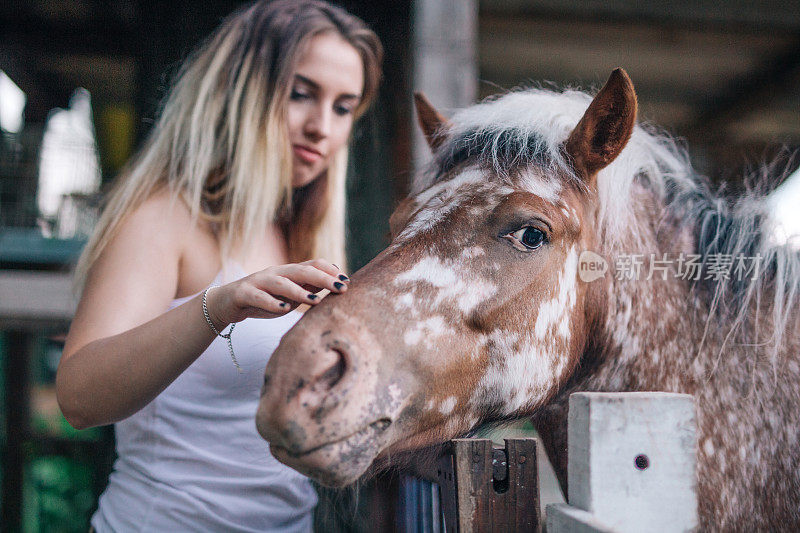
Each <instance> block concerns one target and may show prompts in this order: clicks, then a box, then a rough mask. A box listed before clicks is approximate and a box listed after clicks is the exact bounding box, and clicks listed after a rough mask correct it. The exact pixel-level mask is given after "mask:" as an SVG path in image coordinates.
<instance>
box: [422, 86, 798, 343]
mask: <svg viewBox="0 0 800 533" xmlns="http://www.w3.org/2000/svg"><path fill="white" fill-rule="evenodd" d="M591 101H592V96H591V95H590V94H588V93H586V92H583V91H579V90H574V89H566V90H563V91H559V90H551V89H544V88H532V89H524V90H517V91H513V92H510V93H507V94H504V95H501V96H499V97H490V98H489V99H487V100H485V101H484V102H482V103H479V104H477V105H474V106H471V107H468V108H466V109H463V110H460V111H458V112H457V113H455V115H454V116H453V117H452V119H451V120H450V121H449V125H448V127H447V130H446V131H443V132H441V133H442V134H443V135H444V141H443V142H442V144H441V145H440V146H439V148H438V149H437V150H436V151H435V153H434V160H433V162H432V164H431V165H430V167H429V168H428V169H427V170H426V171H424V172H422V173H420V174H418V175H417V176H416V177H415V180H414V182H413V184H412V187H411V194H412V195H417V194H419V193H420V192H422V191H423V190H425V189H427V188H429V187H430V186H432V185H434V184H436V183H439V182H443V181H446V180H448V179H451V178H452V177H454V173H453V171H454V170H457V169H459V168H462V166H463V165H466V164H473V165H474V164H477V165H479V166H481V167H483V168H484V169H486V171H487V172H486V174H487V176H486V179H487V181H491V180H493V179H496V180H500V181H501V182H503V183H504V184H507V185H512V186H513V185H516V186H518V187H519V186H520V185H521V184H522V186H524V183H525V182H524V180H515V177H516V176H517V175H518V174H519V171H520V170H524V169H526V168H528V167H531V166H538V167H539V168H542V169H543V170H544V171H545V173H546V174H549V175H554V176H562V177H563V179H567V180H570V181H573V182H574V183H576V184H577V185H578V186H579V187H582V186H583V184H582V182H581V180H580V179H579V178H578V177H577V176H576V175H575V172H574V170H573V169H572V167H571V165H570V163H569V161H568V159H567V158H568V156H567V154H566V153H565V152H564V151H563V144H564V142H565V141H566V139H567V137H568V136H569V134H570V133H571V132H572V130H573V129H574V128H575V126H576V125H577V123H578V121H579V120H580V119H581V117H582V116H583V114H584V113H585V111H586V109H587V108H588V106H589V103H590V102H591ZM554 171H555V172H554ZM767 174H769V172H763V175H762V176H756V177H755V180H754V181H755V182H756V189H748V191H746V192H745V193H744V194H742V195H739V196H736V197H734V196H729V197H728V196H724V195H722V194H721V193H720V192H712V191H711V188H710V186H709V182H708V180H707V179H706V178H705V177H703V176H701V175H699V174H697V173H696V172H695V171H694V169H693V168H692V165H691V163H690V160H689V156H688V153H687V151H686V149H685V148H684V147H683V146H681V145H679V144H678V143H677V142H676V141H675V139H674V138H672V137H671V136H670V135H668V134H666V133H664V132H661V131H659V130H657V129H656V128H654V127H652V126H644V125H641V124H637V125H636V126H635V127H634V130H633V134H632V135H631V138H630V141H629V142H628V144H627V145H626V146H625V148H624V149H623V150H622V152H621V153H620V155H619V156H618V157H617V158H616V159H615V160H614V161H613V162H612V163H611V164H610V165H608V166H607V167H606V168H604V169H603V170H601V171H600V172H599V174H598V177H597V180H598V182H597V187H598V193H599V197H600V211H599V220H598V228H597V229H598V231H599V232H600V235H601V240H602V241H603V242H604V246H605V248H606V250H607V251H609V252H611V253H613V252H615V251H617V252H619V251H623V250H621V247H622V246H623V245H624V246H625V247H626V248H629V247H631V246H633V247H634V250H630V249H628V250H624V251H626V252H629V253H630V252H636V253H645V252H649V251H650V250H648V249H646V248H644V245H645V242H644V239H643V236H642V235H640V232H639V228H640V226H641V222H642V221H637V220H636V219H635V211H634V208H635V205H634V201H632V197H631V194H632V186H633V184H634V183H636V184H637V185H640V186H641V187H643V188H645V189H646V190H648V191H650V192H651V194H652V195H653V196H654V198H655V199H656V201H658V202H660V203H661V204H662V205H663V206H664V208H665V209H666V210H668V211H670V212H671V213H672V214H673V215H674V216H676V217H677V218H678V219H680V220H681V221H683V223H684V224H687V225H690V227H695V228H696V231H695V235H696V239H697V244H696V246H697V250H696V253H697V254H699V255H701V257H702V258H703V262H704V263H705V262H706V260H707V258H708V257H709V256H710V255H711V254H730V255H731V256H734V255H736V254H746V255H748V256H756V255H760V256H761V258H762V267H761V268H762V274H761V275H760V276H759V277H758V279H756V280H752V281H751V280H747V282H746V283H741V282H738V283H736V282H735V280H718V281H713V282H712V281H706V280H701V282H699V283H698V285H697V287H696V288H704V289H710V290H703V292H704V293H706V294H707V295H708V301H709V308H710V310H711V313H710V316H709V321H710V320H711V317H716V318H725V319H727V320H730V321H731V322H730V323H731V324H732V327H731V330H730V331H729V333H728V335H727V336H726V341H728V340H734V339H737V338H738V339H739V340H740V341H742V342H752V341H754V340H755V339H752V338H750V337H751V336H750V334H749V333H745V332H743V331H741V330H740V326H742V325H743V324H744V323H745V322H746V320H747V318H748V309H750V307H751V304H753V303H754V302H755V303H756V305H757V307H758V308H759V309H760V308H761V307H762V306H766V307H768V308H769V309H770V310H771V312H772V317H771V318H772V324H773V326H774V329H773V331H772V339H770V342H769V344H770V345H771V348H772V350H770V351H771V352H772V355H773V357H775V356H776V355H777V353H778V350H779V349H780V346H781V342H782V335H783V332H784V330H785V328H786V326H787V321H788V320H789V318H790V313H791V311H792V310H793V307H794V305H795V301H796V299H797V293H798V285H799V284H800V255H798V253H796V252H795V251H793V250H791V249H790V248H789V247H787V246H779V245H776V244H775V243H774V241H773V239H772V238H771V236H770V233H771V232H772V231H773V223H772V220H771V218H770V210H769V207H768V204H767V202H766V201H765V199H764V195H765V193H766V192H768V190H767V189H768V188H769V185H765V184H768V182H769V179H768V176H767ZM515 181H516V183H514V182H515ZM773 181H774V180H773ZM771 185H774V183H773V184H771ZM767 288H769V290H770V291H771V294H770V295H769V297H768V298H769V299H768V301H765V300H762V295H764V294H763V293H764V291H765V289H767ZM764 296H766V295H764ZM762 334H763V330H762Z"/></svg>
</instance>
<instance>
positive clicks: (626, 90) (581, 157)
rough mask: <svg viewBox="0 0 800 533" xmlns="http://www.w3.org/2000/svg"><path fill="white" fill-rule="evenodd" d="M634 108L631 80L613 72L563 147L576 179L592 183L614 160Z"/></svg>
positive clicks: (630, 126)
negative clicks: (577, 176)
mask: <svg viewBox="0 0 800 533" xmlns="http://www.w3.org/2000/svg"><path fill="white" fill-rule="evenodd" d="M636 107H637V104H636V92H635V91H634V90H633V83H631V79H630V78H629V77H628V74H627V73H626V72H625V71H624V70H623V69H621V68H617V69H615V70H614V72H612V73H611V76H610V77H609V78H608V81H607V82H606V84H605V85H604V86H603V88H602V89H600V92H599V93H597V96H595V97H594V100H592V103H591V104H589V108H588V109H587V110H586V113H585V114H584V115H583V118H581V120H580V122H578V125H577V126H575V129H574V130H572V133H570V135H569V138H568V139H567V142H566V143H565V146H564V148H565V150H566V152H567V154H569V156H570V157H571V158H572V162H573V165H574V166H575V170H576V171H577V172H578V173H579V174H580V175H582V176H583V177H584V178H586V179H588V180H590V181H592V180H594V177H595V175H596V174H597V172H599V171H600V170H601V169H603V168H604V167H606V166H607V165H608V164H609V163H611V162H612V161H613V160H614V159H616V158H617V156H618V155H619V153H620V152H621V151H622V149H623V148H625V145H626V144H628V140H629V139H630V138H631V133H632V132H633V126H634V124H635V123H636Z"/></svg>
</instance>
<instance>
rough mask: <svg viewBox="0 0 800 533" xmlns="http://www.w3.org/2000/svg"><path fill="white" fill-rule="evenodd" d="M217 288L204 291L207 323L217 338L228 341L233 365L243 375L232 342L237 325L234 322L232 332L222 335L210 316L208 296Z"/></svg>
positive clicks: (204, 312) (204, 314) (212, 287)
mask: <svg viewBox="0 0 800 533" xmlns="http://www.w3.org/2000/svg"><path fill="white" fill-rule="evenodd" d="M216 288H217V287H216V285H214V286H211V287H209V288H207V289H206V290H204V291H203V316H204V317H206V323H208V327H210V328H211V331H213V332H214V333H215V334H216V335H217V336H219V337H222V338H223V339H225V340H226V341H228V350H229V351H230V352H231V360H232V361H233V364H234V365H235V366H236V370H238V371H239V373H240V374H241V373H242V367H240V366H239V361H237V360H236V355H235V354H234V353H233V343H232V342H231V333H233V328H235V327H236V323H235V322H234V323H233V324H231V329H230V331H228V333H222V332H220V331H219V330H217V327H216V326H215V325H214V323H213V322H211V317H210V316H208V306H207V305H206V296H207V295H208V291H210V290H211V289H216ZM223 329H224V328H223Z"/></svg>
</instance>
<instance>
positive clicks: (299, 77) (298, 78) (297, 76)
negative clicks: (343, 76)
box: [294, 74, 361, 100]
mask: <svg viewBox="0 0 800 533" xmlns="http://www.w3.org/2000/svg"><path fill="white" fill-rule="evenodd" d="M294 77H295V80H296V81H299V82H300V83H304V84H306V85H308V86H309V87H311V88H312V89H314V90H315V91H318V90H319V88H320V87H319V83H317V82H315V81H314V80H312V79H311V78H306V77H305V76H303V75H302V74H295V75H294ZM339 97H340V98H345V99H347V100H361V95H360V94H352V93H346V94H341V95H339Z"/></svg>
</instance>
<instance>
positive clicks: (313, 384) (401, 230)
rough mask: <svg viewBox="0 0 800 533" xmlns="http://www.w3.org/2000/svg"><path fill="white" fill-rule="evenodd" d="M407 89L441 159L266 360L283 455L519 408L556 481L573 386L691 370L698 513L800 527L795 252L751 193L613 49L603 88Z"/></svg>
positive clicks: (337, 472) (630, 386)
mask: <svg viewBox="0 0 800 533" xmlns="http://www.w3.org/2000/svg"><path fill="white" fill-rule="evenodd" d="M417 104H418V111H419V114H420V121H421V123H422V126H423V130H424V132H425V134H426V136H427V138H428V140H429V144H430V145H431V147H432V148H433V150H434V164H433V165H432V167H431V169H430V171H429V172H426V173H423V174H422V175H420V176H418V177H417V179H416V181H415V183H414V185H413V190H412V193H411V195H410V196H409V198H408V199H407V200H405V202H404V203H403V204H401V206H400V207H399V208H398V210H397V211H396V212H395V214H394V215H393V216H392V221H391V222H392V226H393V233H394V235H395V237H394V240H393V242H392V244H391V245H390V246H389V247H388V248H387V249H386V250H384V251H383V252H382V253H381V254H380V255H378V256H377V257H376V258H375V259H374V260H373V261H371V262H370V263H369V264H368V265H367V266H365V267H364V268H363V269H361V270H359V271H358V272H357V273H356V274H354V275H353V278H352V284H351V285H350V288H349V290H348V291H347V292H346V293H345V294H342V295H331V296H329V297H328V298H326V299H325V300H324V301H323V302H322V303H321V304H320V305H318V306H316V307H315V308H313V309H311V310H310V311H309V312H308V313H306V316H305V317H304V318H303V319H302V320H301V321H300V322H299V323H298V324H297V326H295V328H294V329H292V330H291V331H290V332H289V333H288V334H287V335H286V336H285V337H284V338H283V341H282V342H281V344H280V347H279V348H278V350H277V351H276V352H275V354H274V355H273V356H272V359H271V360H270V362H269V365H268V367H267V371H266V375H265V387H264V390H263V395H262V398H261V403H260V406H259V410H258V414H257V425H258V428H259V431H260V433H261V434H262V435H263V436H264V438H265V439H266V440H268V441H269V442H270V444H271V449H272V452H273V453H274V455H275V456H276V457H277V458H278V459H279V460H281V461H283V462H285V463H286V464H288V465H290V466H292V467H294V468H296V469H297V470H299V471H301V472H304V473H306V474H308V475H309V476H311V477H313V478H315V479H317V480H319V481H321V482H322V483H325V484H329V485H344V484H348V483H350V482H352V481H354V480H356V479H357V478H358V477H359V476H361V475H362V474H363V473H364V472H365V471H367V470H368V469H369V467H370V466H371V465H373V464H375V465H385V464H387V463H389V462H391V461H393V460H395V459H397V458H398V457H400V456H402V455H403V452H406V451H409V450H414V449H416V448H420V447H423V446H428V445H431V444H434V443H439V442H442V441H444V440H447V439H449V438H452V437H456V436H459V435H463V434H465V433H467V432H469V431H470V430H471V429H473V428H475V427H476V426H478V425H479V424H482V423H487V422H495V421H502V420H507V419H512V418H518V417H531V418H532V420H533V422H534V424H535V426H536V428H537V429H538V431H539V433H540V434H541V437H542V439H543V442H544V445H545V447H546V450H547V452H548V455H549V456H550V458H551V460H552V461H553V463H554V466H555V468H556V472H557V475H558V477H559V480H560V482H561V484H562V488H564V489H565V491H566V471H567V469H566V461H567V455H566V434H567V433H566V424H567V422H566V421H567V405H568V402H567V399H568V396H569V394H570V393H572V392H575V391H671V392H683V393H689V394H692V395H694V397H695V399H696V403H697V421H698V442H697V453H698V480H697V483H698V485H697V487H698V497H699V505H700V508H699V511H700V517H701V527H702V529H704V530H747V531H752V530H767V529H774V530H783V529H794V530H797V529H798V528H800V442H799V439H800V426H799V425H798V422H800V338H799V337H798V333H797V332H798V312H797V307H796V292H797V287H798V282H799V281H800V258H798V255H797V254H796V253H795V252H792V251H791V250H790V249H788V248H786V247H782V246H777V245H774V244H772V242H771V241H770V239H769V217H768V212H767V211H768V210H767V208H766V204H765V202H764V200H763V198H762V197H760V196H758V195H757V194H754V193H747V194H745V195H744V196H741V197H739V198H733V199H732V198H723V197H722V196H720V195H718V194H716V193H712V192H710V191H709V188H708V186H707V185H706V181H705V180H704V179H703V178H701V177H699V176H697V175H696V174H695V173H694V172H693V171H692V169H691V166H690V164H689V162H688V160H687V158H686V156H685V153H684V151H683V150H682V149H680V148H679V147H678V146H676V144H675V143H674V142H673V141H672V140H670V138H669V137H667V136H665V135H661V134H658V133H655V132H653V131H651V130H649V129H647V128H644V127H642V126H639V125H636V109H637V103H636V95H635V93H634V90H633V86H632V84H631V82H630V80H629V78H628V76H627V75H626V74H625V72H624V71H622V70H620V69H618V70H616V71H614V72H613V73H612V75H611V77H610V78H609V80H608V82H607V83H606V85H605V86H604V87H603V89H601V91H600V92H599V93H598V94H597V95H596V97H595V98H594V99H592V98H591V97H590V96H588V95H587V94H585V93H582V92H578V91H564V92H557V91H550V90H543V89H532V90H526V91H520V92H512V93H510V94H507V95H505V96H502V97H500V98H498V99H495V100H491V101H487V102H484V103H481V104H479V105H476V106H473V107H470V108H468V109H466V110H463V111H461V112H459V113H457V114H456V115H455V116H454V117H453V118H452V120H451V121H445V120H444V119H443V118H442V117H441V116H440V115H439V114H438V113H437V112H436V111H435V110H434V109H433V108H432V107H430V106H429V105H428V104H427V103H426V102H425V101H424V99H422V98H421V97H418V101H417ZM726 266H727V269H726V268H725V267H726ZM687 273H688V275H687Z"/></svg>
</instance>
